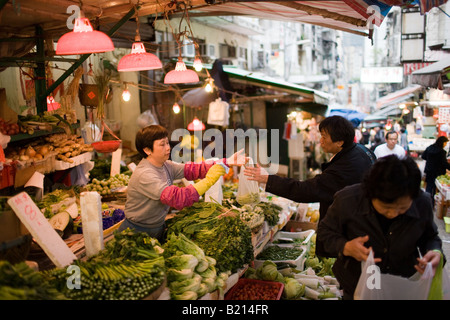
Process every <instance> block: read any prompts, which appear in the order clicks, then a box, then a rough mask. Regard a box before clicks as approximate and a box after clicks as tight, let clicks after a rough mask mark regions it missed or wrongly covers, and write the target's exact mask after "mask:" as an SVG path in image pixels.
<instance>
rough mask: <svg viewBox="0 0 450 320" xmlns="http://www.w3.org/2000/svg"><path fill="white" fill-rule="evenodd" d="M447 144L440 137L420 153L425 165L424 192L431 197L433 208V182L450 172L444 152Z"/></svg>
mask: <svg viewBox="0 0 450 320" xmlns="http://www.w3.org/2000/svg"><path fill="white" fill-rule="evenodd" d="M447 143H448V138H447V137H445V136H440V137H439V138H437V139H436V141H435V142H434V143H433V144H432V145H430V146H428V147H427V148H426V149H425V151H424V152H423V153H422V159H424V160H425V161H426V163H425V170H424V172H425V182H426V183H427V186H426V189H425V190H426V192H428V193H429V194H430V195H431V199H432V201H433V206H434V194H435V193H436V183H435V180H436V178H437V177H438V176H440V175H443V174H445V173H446V172H447V170H450V164H449V163H448V161H447V152H446V151H445V150H444V148H445V146H446V145H447Z"/></svg>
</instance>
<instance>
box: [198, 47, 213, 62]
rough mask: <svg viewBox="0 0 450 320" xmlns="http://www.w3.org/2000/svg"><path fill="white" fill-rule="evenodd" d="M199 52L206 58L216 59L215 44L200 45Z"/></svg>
mask: <svg viewBox="0 0 450 320" xmlns="http://www.w3.org/2000/svg"><path fill="white" fill-rule="evenodd" d="M198 51H199V53H200V55H201V56H202V57H204V58H209V59H215V58H216V47H215V45H213V44H207V43H199V44H198Z"/></svg>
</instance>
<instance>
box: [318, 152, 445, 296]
mask: <svg viewBox="0 0 450 320" xmlns="http://www.w3.org/2000/svg"><path fill="white" fill-rule="evenodd" d="M420 181H421V172H420V170H419V169H418V167H417V164H416V163H415V162H414V160H412V159H411V158H405V159H399V158H398V157H396V156H394V155H391V156H387V157H384V158H381V159H378V161H377V162H376V163H375V164H374V165H373V167H372V169H371V170H370V172H369V174H368V175H367V177H366V178H365V179H364V181H363V183H361V184H355V185H352V186H348V187H346V188H344V189H342V190H341V191H339V192H337V193H336V195H335V197H334V202H333V204H332V205H331V206H330V207H329V209H328V212H327V215H326V217H325V219H323V220H322V221H321V222H320V223H319V227H318V231H317V239H320V240H321V242H322V244H323V245H324V249H325V250H326V252H327V253H328V254H329V255H328V256H329V257H336V258H337V259H336V262H335V263H334V266H333V272H334V274H335V276H336V279H337V280H338V281H339V284H340V286H341V288H342V289H343V291H344V299H352V298H353V295H354V291H355V288H356V286H357V283H358V280H359V277H360V275H361V261H365V260H366V259H367V257H368V255H369V252H370V249H372V250H373V252H374V257H375V262H376V263H377V265H378V266H379V267H380V271H381V272H382V273H389V274H393V275H399V276H403V277H410V276H412V275H413V274H414V273H415V272H416V271H418V272H420V273H423V271H424V268H425V266H426V264H427V263H428V262H431V264H432V266H433V270H436V267H437V266H438V264H439V262H440V259H441V254H442V242H441V239H440V238H439V236H438V231H437V227H436V225H435V223H434V221H433V209H432V206H431V199H430V195H429V194H428V193H425V192H423V191H422V190H421V188H420ZM417 248H419V250H420V252H421V253H422V254H423V258H422V259H420V258H419V253H418V250H417ZM443 258H444V259H445V257H443ZM444 261H445V260H444Z"/></svg>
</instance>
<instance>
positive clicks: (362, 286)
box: [354, 251, 433, 300]
mask: <svg viewBox="0 0 450 320" xmlns="http://www.w3.org/2000/svg"><path fill="white" fill-rule="evenodd" d="M432 280H433V267H432V266H431V263H428V264H427V266H426V268H425V271H424V273H423V274H422V275H421V274H420V273H418V272H416V273H415V274H414V275H412V276H411V277H410V278H405V277H401V276H394V275H392V274H385V273H381V272H380V269H379V267H378V266H377V265H376V264H375V261H374V257H373V251H370V254H369V257H368V258H367V260H366V261H363V262H362V263H361V276H360V278H359V281H358V285H357V286H356V290H355V294H354V299H355V300H427V298H428V293H429V291H430V286H431V282H432Z"/></svg>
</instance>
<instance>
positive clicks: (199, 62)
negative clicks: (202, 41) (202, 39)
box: [193, 58, 203, 72]
mask: <svg viewBox="0 0 450 320" xmlns="http://www.w3.org/2000/svg"><path fill="white" fill-rule="evenodd" d="M193 66H194V69H195V71H197V72H199V71H201V70H202V68H203V64H202V60H200V58H195V60H194V65H193Z"/></svg>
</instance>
